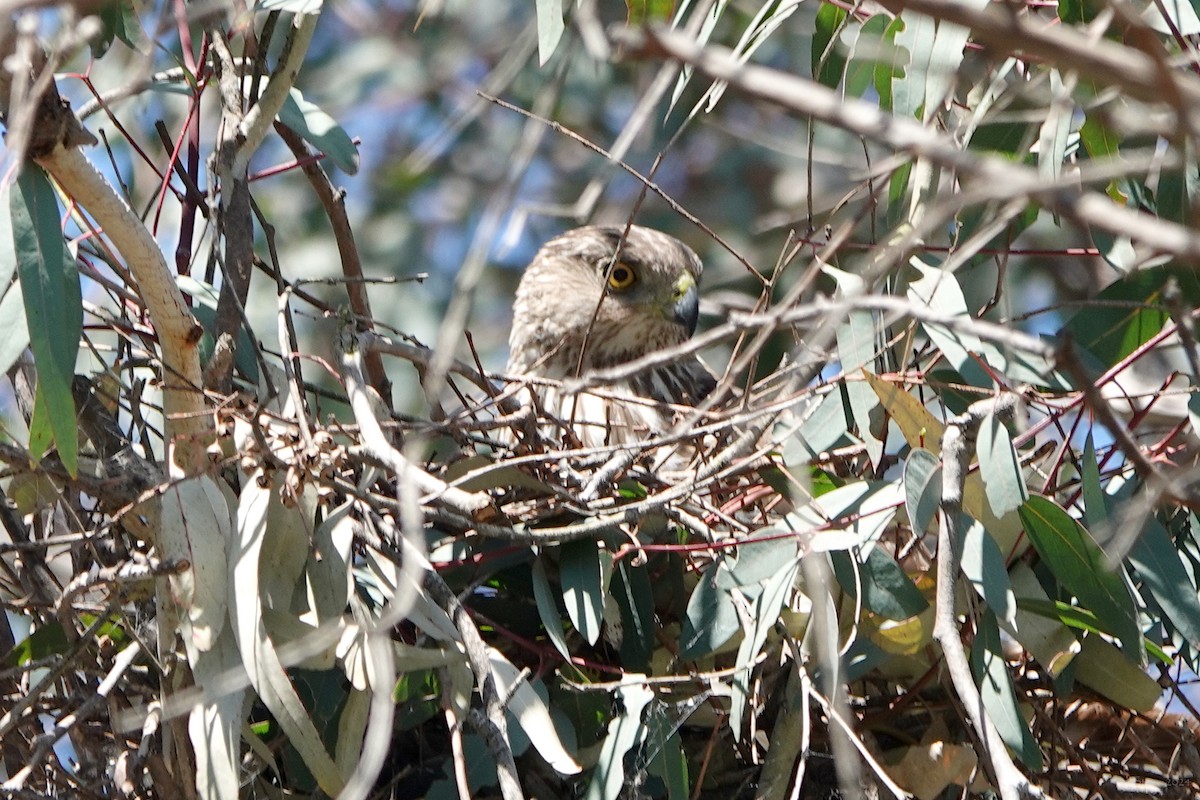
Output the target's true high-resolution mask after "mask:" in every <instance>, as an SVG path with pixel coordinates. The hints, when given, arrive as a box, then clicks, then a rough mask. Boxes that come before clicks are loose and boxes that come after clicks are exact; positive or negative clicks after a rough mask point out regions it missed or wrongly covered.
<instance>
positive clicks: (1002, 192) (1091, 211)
mask: <svg viewBox="0 0 1200 800" xmlns="http://www.w3.org/2000/svg"><path fill="white" fill-rule="evenodd" d="M908 5H910V6H914V7H916V4H915V3H908ZM920 5H921V6H922V7H926V6H928V7H931V8H936V9H937V11H938V13H942V14H944V17H945V18H947V19H953V18H954V15H953V13H952V11H951V9H952V8H961V7H962V4H959V3H952V2H945V0H920ZM988 9H989V10H994V14H993V17H994V16H995V15H996V14H1004V13H1005V12H1004V11H1002V10H1001V9H1000V8H999V7H998V6H995V5H990V6H988ZM930 13H933V12H930ZM1026 27H1027V26H1026ZM1025 30H1026V29H1025V28H1022V29H1021V31H1022V34H1020V35H1024V31H1025ZM977 34H978V31H977ZM1014 35H1017V34H1015V33H1014V31H1013V29H1012V26H1009V28H1008V33H1007V36H1008V37H1009V38H1008V39H1007V40H1006V49H1007V48H1008V47H1010V46H1011V44H1012V42H1013V41H1021V43H1022V44H1024V43H1025V42H1024V40H1021V39H1013V38H1011V37H1013V36H1014ZM616 38H617V40H618V41H619V42H620V43H622V44H624V45H625V46H626V47H627V48H628V49H629V50H630V51H631V52H632V53H634V54H636V55H639V56H641V57H663V56H665V57H669V58H675V59H678V60H680V61H683V62H684V63H686V64H690V65H692V66H693V67H695V68H696V69H698V70H700V71H701V72H703V73H704V74H706V75H708V76H709V77H710V78H715V79H717V80H723V81H727V82H728V83H729V85H730V86H731V87H733V88H735V89H738V90H739V91H742V92H744V93H746V94H748V95H750V96H752V97H758V98H760V99H762V100H765V101H768V102H770V103H773V104H775V105H777V106H779V107H781V108H786V109H789V110H791V111H793V112H795V113H798V114H803V115H806V116H810V117H812V118H814V119H817V120H820V121H822V122H826V123H829V124H831V125H835V126H837V127H839V128H841V129H843V130H845V131H849V132H850V133H854V134H856V135H858V136H862V137H864V138H867V139H870V140H872V141H876V142H880V143H881V144H883V145H885V146H887V147H891V148H893V149H895V150H897V151H900V152H904V153H908V154H910V155H913V156H918V157H921V158H926V159H928V160H929V161H930V162H932V163H935V164H937V165H939V166H941V167H945V168H949V169H953V170H955V171H956V172H957V173H958V177H959V179H960V180H972V181H977V182H979V183H980V184H981V185H984V186H989V187H992V190H993V191H992V192H990V194H989V199H992V200H995V199H1003V198H1009V197H1020V196H1027V197H1029V198H1031V199H1034V200H1037V201H1038V202H1039V203H1042V204H1043V205H1045V206H1046V207H1047V208H1051V209H1054V210H1056V211H1059V212H1061V213H1063V214H1067V215H1069V216H1071V217H1073V218H1074V219H1076V220H1078V221H1079V222H1080V223H1082V224H1085V225H1092V226H1096V227H1099V228H1101V229H1103V230H1107V231H1110V232H1112V233H1114V234H1116V235H1118V236H1128V237H1129V238H1130V239H1132V240H1133V241H1135V242H1138V243H1140V244H1143V245H1145V246H1146V247H1148V248H1150V249H1151V250H1153V251H1154V252H1158V253H1165V254H1170V255H1174V256H1176V257H1178V258H1180V259H1184V260H1186V261H1189V262H1198V261H1200V233H1197V232H1196V231H1194V230H1192V229H1191V228H1188V227H1185V226H1183V225H1180V224H1178V223H1174V222H1169V221H1167V220H1165V219H1162V218H1159V217H1156V216H1153V215H1151V214H1146V213H1142V212H1139V211H1134V210H1132V209H1130V208H1128V207H1126V206H1122V205H1118V204H1117V203H1116V202H1114V201H1113V200H1112V199H1110V198H1109V197H1107V196H1106V195H1104V194H1102V193H1100V192H1094V191H1084V190H1083V189H1082V188H1080V187H1078V186H1075V185H1072V184H1069V183H1066V182H1064V181H1058V180H1051V181H1047V180H1045V179H1044V178H1042V177H1041V176H1040V175H1039V174H1038V172H1037V170H1036V169H1033V168H1030V167H1024V166H1021V165H1019V164H1015V163H1013V162H1011V161H1008V160H1006V159H1003V158H1000V157H999V156H986V155H981V154H980V153H977V152H973V151H966V150H964V149H963V148H962V146H961V145H960V144H958V143H957V142H955V141H953V140H952V139H951V138H950V137H948V136H945V135H943V134H941V133H939V132H938V131H937V130H935V129H934V128H931V127H926V126H925V125H922V124H921V123H920V122H918V121H916V120H915V119H908V118H904V117H899V116H893V115H892V114H889V113H887V112H885V111H883V110H882V109H880V108H879V106H878V105H875V104H872V103H868V102H865V101H861V100H851V99H848V98H844V97H842V96H841V95H840V94H839V93H837V92H835V91H833V90H832V89H828V88H826V87H824V86H821V85H820V84H818V83H816V82H814V81H811V80H807V79H805V78H800V77H796V76H795V75H791V74H788V73H785V72H781V71H778V70H774V69H769V68H766V67H760V66H756V65H753V64H743V63H741V62H740V61H739V60H738V59H736V58H735V57H734V56H733V55H732V54H730V53H729V51H727V50H725V49H724V48H718V47H702V46H701V45H699V44H697V43H696V42H695V41H694V40H692V39H689V38H688V37H686V36H684V35H683V34H680V33H676V32H674V31H667V30H661V29H650V30H647V29H636V30H634V29H622V30H621V31H619V32H618V34H617V35H616ZM1093 44H1098V43H1089V45H1088V47H1091V46H1092V45H1093ZM1121 50H1122V51H1123V52H1128V53H1129V54H1130V55H1129V56H1128V57H1129V58H1130V59H1133V57H1134V55H1135V54H1137V51H1135V50H1132V49H1131V48H1121ZM1137 55H1139V56H1140V58H1139V59H1138V60H1137V65H1136V66H1137V68H1136V69H1131V70H1130V71H1131V72H1133V73H1137V74H1138V75H1139V77H1138V80H1137V81H1136V82H1134V84H1130V85H1138V86H1141V85H1142V84H1143V83H1145V82H1146V81H1148V83H1145V85H1146V86H1152V87H1154V88H1153V89H1151V88H1145V89H1140V90H1139V96H1147V95H1146V93H1147V92H1149V93H1150V94H1149V96H1153V95H1154V92H1156V91H1157V90H1158V89H1159V88H1161V87H1160V86H1159V84H1158V83H1157V81H1158V73H1157V71H1156V70H1154V69H1153V67H1152V66H1148V65H1143V64H1142V62H1144V61H1145V60H1146V56H1145V55H1141V54H1137ZM1123 59H1124V57H1123ZM1120 64H1121V66H1119V67H1117V68H1116V69H1117V71H1118V73H1120V72H1121V71H1123V70H1125V69H1126V61H1125V60H1121V62H1120ZM1143 66H1145V67H1146V68H1147V69H1148V70H1149V73H1150V75H1149V77H1146V76H1143V75H1141V74H1140V72H1139V69H1141V68H1142V67H1143ZM1143 79H1144V80H1143ZM1180 86H1181V88H1182V87H1183V82H1182V81H1181V82H1180ZM1187 87H1188V91H1187V93H1186V96H1188V97H1189V98H1190V97H1191V96H1192V91H1191V90H1192V88H1193V87H1192V85H1191V83H1190V82H1188V83H1187ZM1196 98H1197V99H1196V100H1195V101H1190V102H1192V106H1193V107H1200V92H1198V93H1197V94H1196ZM1001 187H1002V188H1001Z"/></svg>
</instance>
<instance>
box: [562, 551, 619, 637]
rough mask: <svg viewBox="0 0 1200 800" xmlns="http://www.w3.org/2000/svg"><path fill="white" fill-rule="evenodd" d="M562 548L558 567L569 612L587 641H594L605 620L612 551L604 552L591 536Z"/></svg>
mask: <svg viewBox="0 0 1200 800" xmlns="http://www.w3.org/2000/svg"><path fill="white" fill-rule="evenodd" d="M559 552H560V558H559V565H558V568H559V572H560V579H561V581H562V589H563V601H564V602H565V603H566V606H567V615H568V616H569V617H570V618H571V624H572V625H574V626H575V630H577V631H579V632H580V633H581V634H583V638H584V639H586V640H587V642H588V644H595V643H596V642H597V641H598V640H599V639H600V628H601V625H602V623H603V622H604V595H605V592H606V591H607V589H608V577H609V574H610V572H611V570H612V554H611V553H609V552H607V551H604V552H603V553H601V551H600V548H599V547H597V546H596V542H594V541H592V540H591V539H582V540H580V541H577V542H567V543H566V544H564V545H562V546H561V547H560V548H559Z"/></svg>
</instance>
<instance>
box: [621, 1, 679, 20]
mask: <svg viewBox="0 0 1200 800" xmlns="http://www.w3.org/2000/svg"><path fill="white" fill-rule="evenodd" d="M673 16H675V0H625V21H626V22H627V23H628V24H630V25H642V24H644V23H646V22H669V21H670V20H671V18H672V17H673Z"/></svg>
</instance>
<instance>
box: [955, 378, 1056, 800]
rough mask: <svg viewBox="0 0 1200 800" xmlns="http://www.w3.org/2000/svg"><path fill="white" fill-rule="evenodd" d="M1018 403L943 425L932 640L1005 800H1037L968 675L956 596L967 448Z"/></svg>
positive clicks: (988, 403)
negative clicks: (983, 427)
mask: <svg viewBox="0 0 1200 800" xmlns="http://www.w3.org/2000/svg"><path fill="white" fill-rule="evenodd" d="M1019 402H1020V397H1019V395H1016V394H1004V395H1000V396H999V397H995V398H991V399H988V400H979V401H977V402H975V403H972V404H971V405H970V407H968V408H967V411H966V413H964V414H960V415H958V416H956V417H951V418H950V419H948V420H947V421H946V431H945V433H943V434H942V501H941V510H942V516H941V524H940V525H939V526H938V549H937V588H936V595H935V596H936V604H937V605H936V608H935V611H934V622H933V638H934V639H935V640H936V641H937V643H938V644H939V645H941V648H942V655H943V657H944V658H945V661H946V670H947V672H949V673H950V681H951V683H952V684H953V685H954V691H955V692H956V693H957V694H958V697H959V699H960V700H961V701H962V704H963V707H964V708H965V709H966V712H967V717H968V718H969V719H970V721H971V725H972V726H973V727H974V728H975V733H976V735H977V736H978V737H979V741H980V743H981V744H982V746H983V751H984V754H985V755H986V756H987V758H988V761H989V762H990V764H991V772H992V777H993V779H994V781H995V784H996V787H997V789H998V790H999V792H1000V796H1001V797H1002V798H1003V800H1021V798H1041V797H1044V794H1043V792H1042V790H1041V789H1040V788H1039V787H1038V786H1037V785H1036V784H1034V783H1033V782H1032V781H1030V780H1029V779H1028V778H1027V777H1025V775H1024V774H1023V773H1022V772H1021V771H1020V770H1019V769H1017V766H1016V764H1014V763H1013V760H1012V757H1011V756H1010V755H1009V754H1008V749H1007V748H1006V746H1005V744H1004V740H1003V739H1001V738H1000V733H999V731H997V730H996V726H995V724H993V722H992V720H991V718H990V717H988V715H987V711H986V710H985V709H984V707H983V698H982V696H981V695H980V694H979V688H978V687H977V686H976V685H975V678H974V677H973V676H972V675H971V666H970V663H969V662H968V661H967V654H966V650H965V649H964V647H963V643H962V638H961V634H960V632H959V626H958V612H957V610H956V609H955V595H956V590H957V587H958V572H959V567H960V563H961V562H960V559H961V554H960V553H959V552H958V543H959V539H960V536H961V531H960V527H961V524H962V513H963V510H962V504H963V485H964V482H965V481H966V472H967V465H968V462H969V461H970V458H971V449H972V448H971V446H970V445H971V443H972V442H973V441H974V438H975V434H976V432H977V431H978V429H979V425H980V423H982V422H983V420H984V418H985V417H986V416H987V415H988V414H995V415H996V416H999V417H1003V416H1011V415H1012V414H1014V413H1015V412H1016V410H1017V405H1018V403H1019Z"/></svg>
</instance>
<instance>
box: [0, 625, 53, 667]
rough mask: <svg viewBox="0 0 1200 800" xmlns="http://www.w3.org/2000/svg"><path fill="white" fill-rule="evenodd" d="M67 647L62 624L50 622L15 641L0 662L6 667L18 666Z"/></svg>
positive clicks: (51, 654)
mask: <svg viewBox="0 0 1200 800" xmlns="http://www.w3.org/2000/svg"><path fill="white" fill-rule="evenodd" d="M68 649H70V643H69V642H68V641H67V634H66V633H65V632H64V631H63V627H62V624H61V623H59V622H50V623H47V624H46V625H43V626H42V627H40V628H38V629H37V630H35V631H34V632H33V633H31V634H29V635H28V636H26V637H25V638H24V639H22V640H21V641H19V642H17V644H16V646H15V647H13V649H12V650H9V651H8V652H7V653H5V654H4V658H3V659H0V664H2V665H3V666H5V667H8V668H13V667H19V666H22V665H24V664H28V663H29V662H31V661H40V660H41V659H43V658H49V657H50V656H57V655H62V654H63V653H65V652H67V650H68Z"/></svg>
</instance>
